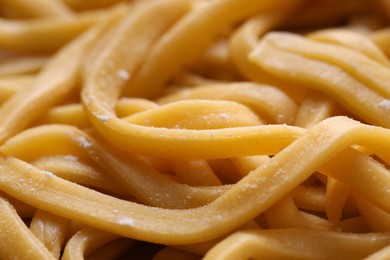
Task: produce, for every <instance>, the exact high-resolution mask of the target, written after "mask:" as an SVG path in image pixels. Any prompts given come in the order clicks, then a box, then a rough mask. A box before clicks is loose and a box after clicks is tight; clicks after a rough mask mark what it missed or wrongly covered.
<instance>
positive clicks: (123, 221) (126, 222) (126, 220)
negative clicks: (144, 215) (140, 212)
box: [118, 218, 135, 227]
mask: <svg viewBox="0 0 390 260" xmlns="http://www.w3.org/2000/svg"><path fill="white" fill-rule="evenodd" d="M118 224H121V225H126V226H130V227H134V226H135V220H134V219H132V218H121V219H119V220H118Z"/></svg>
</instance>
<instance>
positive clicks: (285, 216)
mask: <svg viewBox="0 0 390 260" xmlns="http://www.w3.org/2000/svg"><path fill="white" fill-rule="evenodd" d="M264 218H265V220H266V222H267V225H268V227H269V228H271V229H277V228H308V229H311V230H332V229H333V230H334V229H335V228H336V227H335V226H333V225H332V224H331V223H330V222H329V221H327V220H325V219H322V218H320V217H317V216H315V215H311V214H308V213H304V212H301V211H299V210H298V208H297V207H296V205H295V203H294V201H293V199H292V197H291V196H289V195H287V196H286V197H284V198H282V199H281V200H280V201H278V202H276V203H275V204H274V205H272V207H270V208H269V209H267V210H266V211H265V212H264Z"/></svg>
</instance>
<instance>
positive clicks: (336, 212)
mask: <svg viewBox="0 0 390 260" xmlns="http://www.w3.org/2000/svg"><path fill="white" fill-rule="evenodd" d="M326 193H327V197H326V210H325V211H326V216H327V217H328V219H329V220H330V221H332V222H333V223H338V222H339V221H340V219H341V218H342V212H343V207H344V205H345V203H346V201H347V200H348V197H349V189H348V188H347V187H346V186H345V185H344V184H342V183H340V182H339V181H336V180H334V179H332V178H328V181H327V186H326Z"/></svg>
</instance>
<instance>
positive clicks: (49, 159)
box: [31, 155, 128, 194]
mask: <svg viewBox="0 0 390 260" xmlns="http://www.w3.org/2000/svg"><path fill="white" fill-rule="evenodd" d="M31 164H33V165H34V166H36V167H38V168H40V169H42V170H45V171H48V172H49V173H53V174H55V175H56V176H58V177H60V178H63V179H65V180H68V181H71V182H75V183H78V184H81V185H83V186H87V187H95V188H98V189H103V190H106V191H111V192H114V193H118V194H128V192H127V191H126V190H125V189H124V188H123V186H121V185H119V184H118V183H117V182H115V181H114V180H112V178H111V177H110V176H108V175H107V173H105V172H102V171H101V170H98V169H96V167H93V165H90V164H88V163H87V161H86V160H84V159H82V158H78V157H76V156H73V155H51V156H50V155H48V156H42V157H39V158H38V159H35V160H33V161H32V162H31Z"/></svg>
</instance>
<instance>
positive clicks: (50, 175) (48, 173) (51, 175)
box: [43, 171, 54, 178]
mask: <svg viewBox="0 0 390 260" xmlns="http://www.w3.org/2000/svg"><path fill="white" fill-rule="evenodd" d="M43 173H44V174H45V175H46V177H48V178H53V177H54V174H53V173H51V172H49V171H43Z"/></svg>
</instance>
